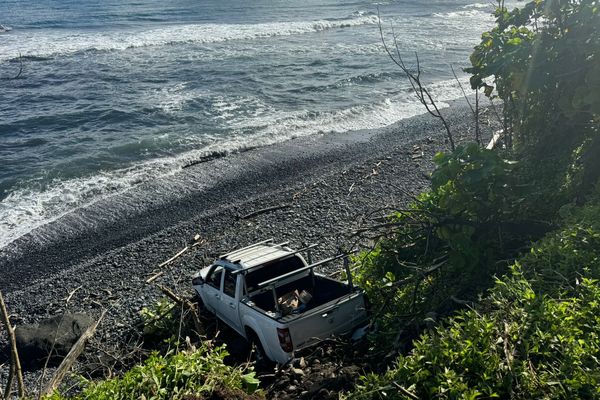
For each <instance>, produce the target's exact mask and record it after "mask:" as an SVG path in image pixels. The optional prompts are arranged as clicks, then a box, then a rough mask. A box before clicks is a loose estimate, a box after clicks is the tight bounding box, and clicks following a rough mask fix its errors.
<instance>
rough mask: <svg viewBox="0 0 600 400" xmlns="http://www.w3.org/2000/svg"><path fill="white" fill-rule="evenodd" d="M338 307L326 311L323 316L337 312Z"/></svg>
mask: <svg viewBox="0 0 600 400" xmlns="http://www.w3.org/2000/svg"><path fill="white" fill-rule="evenodd" d="M337 309H338V308H337V307H335V308H332V309H331V310H329V311H327V312H326V313H323V314H321V317H322V318H327V317H328V316H329V314H333V313H334V312H335V310H337Z"/></svg>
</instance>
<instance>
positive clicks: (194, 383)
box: [49, 342, 259, 400]
mask: <svg viewBox="0 0 600 400" xmlns="http://www.w3.org/2000/svg"><path fill="white" fill-rule="evenodd" d="M227 355H228V353H227V351H226V350H225V348H224V347H216V348H211V347H210V345H209V344H208V342H207V343H203V344H202V345H201V347H200V348H198V349H194V350H190V351H182V352H179V353H175V354H169V355H166V356H161V355H159V354H158V353H154V354H153V355H151V356H150V357H149V358H148V359H147V360H146V361H145V362H144V363H143V364H141V365H138V366H136V367H134V368H133V369H131V370H130V371H128V372H127V373H125V374H124V375H123V376H122V377H120V378H114V379H109V380H105V381H100V382H94V381H84V382H83V384H84V389H83V391H82V392H81V393H80V394H78V395H75V396H73V397H68V396H64V395H61V394H59V393H58V392H57V393H55V394H54V395H53V396H50V397H49V399H50V400H63V399H67V398H68V399H73V400H79V399H81V400H83V399H86V400H128V399H147V400H150V399H155V400H160V399H183V398H185V397H186V396H203V395H205V396H206V397H209V396H210V394H211V393H212V392H213V391H214V390H216V389H221V388H226V389H243V390H244V391H246V392H247V393H253V392H255V391H256V390H257V388H258V384H259V381H258V380H257V379H256V378H255V376H254V372H253V371H252V369H251V368H249V369H246V370H245V369H243V368H241V367H230V366H227V365H225V364H224V363H223V359H224V358H225V357H226V356H227Z"/></svg>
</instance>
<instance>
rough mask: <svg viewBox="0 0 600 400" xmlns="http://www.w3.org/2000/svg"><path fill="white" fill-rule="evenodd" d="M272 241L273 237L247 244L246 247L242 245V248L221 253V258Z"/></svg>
mask: <svg viewBox="0 0 600 400" xmlns="http://www.w3.org/2000/svg"><path fill="white" fill-rule="evenodd" d="M272 241H273V238H270V239H266V240H263V241H261V242H258V243H254V244H251V245H250V246H246V247H242V248H241V249H236V250H233V251H230V252H229V253H227V254H223V255H221V256H220V257H219V258H220V259H221V260H222V259H224V258H227V257H231V256H233V255H234V254H236V253H240V252H242V251H244V250H248V249H251V248H253V247H256V246H260V245H261V244H265V243H269V242H272Z"/></svg>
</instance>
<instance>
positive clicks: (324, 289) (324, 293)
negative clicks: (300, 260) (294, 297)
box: [250, 275, 350, 315]
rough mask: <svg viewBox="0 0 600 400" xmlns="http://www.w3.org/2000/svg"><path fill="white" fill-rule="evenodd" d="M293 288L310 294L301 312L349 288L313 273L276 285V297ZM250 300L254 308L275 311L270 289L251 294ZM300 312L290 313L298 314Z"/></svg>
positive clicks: (335, 297) (339, 294)
mask: <svg viewBox="0 0 600 400" xmlns="http://www.w3.org/2000/svg"><path fill="white" fill-rule="evenodd" d="M294 290H298V291H299V292H301V291H302V290H306V291H307V292H308V293H310V294H311V295H312V299H311V300H310V302H309V303H308V304H307V308H305V309H304V310H303V311H302V313H304V312H306V311H310V310H312V309H314V308H317V307H319V306H321V305H323V304H325V303H328V302H330V301H332V300H335V299H337V298H339V297H342V296H344V295H347V294H350V288H349V287H348V286H347V285H345V284H343V283H342V282H338V281H336V280H333V279H331V278H327V277H325V276H322V275H315V276H314V280H313V277H312V276H310V275H309V276H305V277H303V278H300V279H298V280H295V281H293V282H290V283H288V284H286V285H283V286H280V287H278V288H277V289H276V293H277V297H280V296H282V295H284V294H286V293H289V292H292V291H294ZM250 300H251V301H252V302H253V303H254V307H255V308H259V309H260V310H262V311H264V312H267V311H271V312H274V311H276V307H275V299H274V298H273V293H272V291H270V290H269V291H265V292H264V293H260V294H256V295H254V296H252V297H251V298H250ZM302 313H299V314H292V315H300V314H302Z"/></svg>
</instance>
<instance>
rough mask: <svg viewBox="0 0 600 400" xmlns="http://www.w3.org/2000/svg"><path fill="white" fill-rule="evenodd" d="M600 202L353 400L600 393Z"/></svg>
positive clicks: (572, 214)
mask: <svg viewBox="0 0 600 400" xmlns="http://www.w3.org/2000/svg"><path fill="white" fill-rule="evenodd" d="M598 204H600V202H597V201H595V202H592V203H591V204H590V205H588V206H586V207H585V208H583V209H579V210H576V211H573V210H569V212H567V214H568V215H567V216H566V221H567V224H566V226H565V227H564V228H563V229H561V230H559V231H557V232H555V233H552V234H550V235H548V236H547V237H546V238H544V239H543V240H541V241H540V242H539V243H538V244H537V245H535V246H534V247H533V248H532V251H531V252H530V253H529V254H527V255H525V256H523V257H522V258H521V259H520V260H519V261H518V262H516V263H515V264H514V265H513V266H512V267H511V269H510V272H509V273H508V274H507V275H506V276H504V277H503V278H501V279H498V280H497V281H496V283H495V285H494V287H493V288H492V289H491V290H490V292H489V294H488V295H487V296H486V297H485V298H484V299H483V300H481V301H480V305H479V306H478V307H474V308H472V309H470V310H466V311H461V312H459V313H458V314H457V315H456V316H454V317H452V318H450V319H449V320H447V321H446V322H445V323H443V324H440V325H439V326H437V327H436V328H435V329H432V330H431V331H429V332H427V333H425V334H423V335H422V336H421V337H420V338H419V339H418V340H416V341H414V343H413V344H414V348H413V350H412V351H411V353H410V354H409V355H406V356H400V357H399V358H398V359H397V361H396V363H395V364H394V366H393V367H392V368H391V369H390V370H389V371H388V372H387V373H385V374H384V375H377V374H371V375H367V376H365V377H363V379H362V382H361V383H360V384H359V385H358V386H357V388H356V391H355V392H353V393H351V394H349V395H348V396H347V397H349V398H352V399H383V398H385V399H405V398H448V399H450V398H452V399H454V398H470V399H475V398H516V399H519V398H521V399H529V398H546V399H551V398H572V399H576V398H600V389H599V388H600V369H599V368H598V359H600V284H599V282H598V280H597V278H598V277H599V276H600V245H599V243H600V242H599V240H600V222H599V221H600V206H598Z"/></svg>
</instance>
